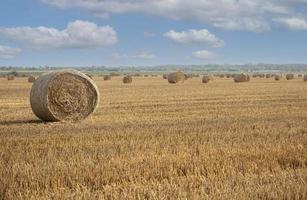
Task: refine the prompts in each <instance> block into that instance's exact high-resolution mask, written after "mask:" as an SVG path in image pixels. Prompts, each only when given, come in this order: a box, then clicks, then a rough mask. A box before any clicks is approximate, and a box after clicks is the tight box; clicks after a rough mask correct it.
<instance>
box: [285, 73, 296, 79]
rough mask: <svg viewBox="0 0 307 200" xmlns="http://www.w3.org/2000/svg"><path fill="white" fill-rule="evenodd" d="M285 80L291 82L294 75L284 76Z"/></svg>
mask: <svg viewBox="0 0 307 200" xmlns="http://www.w3.org/2000/svg"><path fill="white" fill-rule="evenodd" d="M286 79H287V80H292V79H294V74H287V75H286Z"/></svg>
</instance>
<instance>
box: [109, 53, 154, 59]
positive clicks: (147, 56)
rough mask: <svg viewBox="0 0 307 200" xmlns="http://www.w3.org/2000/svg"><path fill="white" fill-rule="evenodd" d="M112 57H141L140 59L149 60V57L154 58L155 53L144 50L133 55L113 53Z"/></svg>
mask: <svg viewBox="0 0 307 200" xmlns="http://www.w3.org/2000/svg"><path fill="white" fill-rule="evenodd" d="M112 58H113V59H116V60H121V59H142V60H150V59H155V58H156V55H154V54H151V53H147V52H144V51H141V52H138V53H137V54H135V55H126V54H118V53H116V54H113V55H112Z"/></svg>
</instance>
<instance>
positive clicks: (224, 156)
mask: <svg viewBox="0 0 307 200" xmlns="http://www.w3.org/2000/svg"><path fill="white" fill-rule="evenodd" d="M94 81H95V82H96V84H97V85H98V87H99V90H100V94H101V99H100V105H99V108H98V109H97V111H96V112H95V113H94V114H93V115H91V116H90V117H89V118H88V119H86V120H85V121H83V122H81V123H60V122H58V123H42V122H41V121H39V120H38V119H37V118H36V117H35V115H34V114H33V113H32V110H31V106H30V102H29V93H30V87H31V84H27V78H16V79H15V80H14V81H7V79H0V112H1V113H0V177H1V179H0V199H52V198H53V199H76V198H77V199H78V198H80V199H82V198H83V199H307V189H306V188H307V187H306V184H307V183H306V182H307V154H306V152H307V109H306V108H307V92H306V91H307V84H306V82H304V81H303V80H302V79H301V78H300V79H298V78H295V79H294V80H292V81H287V80H286V79H281V80H280V81H275V80H274V79H260V78H255V79H251V81H250V82H246V83H242V84H236V83H234V82H233V80H232V79H222V78H216V79H215V81H214V82H212V83H211V84H202V83H201V77H199V78H193V79H190V80H189V81H187V82H185V83H183V84H169V83H168V82H167V81H165V80H163V79H162V78H161V77H147V78H144V77H133V82H132V83H131V84H128V85H126V84H123V83H122V77H117V76H116V77H112V80H110V81H103V77H94Z"/></svg>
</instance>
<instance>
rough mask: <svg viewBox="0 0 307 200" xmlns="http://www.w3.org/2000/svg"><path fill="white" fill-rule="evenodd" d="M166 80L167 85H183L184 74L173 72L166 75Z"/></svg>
mask: <svg viewBox="0 0 307 200" xmlns="http://www.w3.org/2000/svg"><path fill="white" fill-rule="evenodd" d="M167 80H168V82H169V83H172V84H176V83H179V82H182V83H183V82H184V80H185V76H184V73H182V72H174V73H170V74H169V75H168V77H167Z"/></svg>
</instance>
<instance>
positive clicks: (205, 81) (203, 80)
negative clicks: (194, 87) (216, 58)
mask: <svg viewBox="0 0 307 200" xmlns="http://www.w3.org/2000/svg"><path fill="white" fill-rule="evenodd" d="M210 81H213V77H212V76H209V75H204V76H203V79H202V82H203V83H209V82H210Z"/></svg>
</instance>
